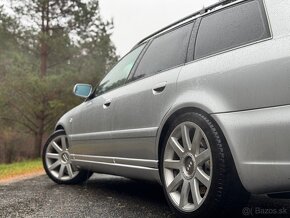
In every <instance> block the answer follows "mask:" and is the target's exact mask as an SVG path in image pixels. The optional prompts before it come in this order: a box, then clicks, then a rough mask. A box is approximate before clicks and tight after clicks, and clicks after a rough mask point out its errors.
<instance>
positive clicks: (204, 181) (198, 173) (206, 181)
mask: <svg viewBox="0 0 290 218" xmlns="http://www.w3.org/2000/svg"><path fill="white" fill-rule="evenodd" d="M195 177H196V178H197V179H198V180H199V181H200V182H201V183H202V184H203V185H204V186H205V187H207V188H209V186H210V177H209V176H208V175H207V174H206V173H205V172H204V171H203V170H202V169H200V168H197V171H196V174H195Z"/></svg>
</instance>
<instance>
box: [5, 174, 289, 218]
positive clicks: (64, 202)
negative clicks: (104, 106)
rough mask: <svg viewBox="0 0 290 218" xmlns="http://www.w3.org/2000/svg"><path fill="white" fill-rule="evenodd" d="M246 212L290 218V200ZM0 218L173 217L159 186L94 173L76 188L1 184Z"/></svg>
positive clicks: (44, 182)
mask: <svg viewBox="0 0 290 218" xmlns="http://www.w3.org/2000/svg"><path fill="white" fill-rule="evenodd" d="M243 213H244V215H245V216H242V217H253V216H254V217H290V200H282V199H270V198H267V197H265V196H253V197H252V198H251V200H250V202H249V205H248V206H247V207H246V208H244V210H243V211H241V212H240V215H242V214H243ZM257 214H258V215H260V216H256V215H257ZM0 217H70V218H71V217H124V218H127V217H138V218H140V217H142V218H144V217H174V215H173V214H172V213H171V212H170V210H169V208H168V206H167V204H166V201H165V198H164V196H163V192H162V188H161V186H160V185H158V184H153V183H147V182H142V181H135V180H130V179H126V178H122V177H114V176H107V175H100V174H95V175H94V176H93V177H92V178H91V179H90V180H89V181H88V182H87V183H86V184H83V185H77V186H65V185H56V184H55V183H53V182H52V181H50V180H49V179H48V177H47V176H40V177H36V178H33V179H29V180H25V181H20V182H17V183H12V184H9V185H0ZM235 217H236V216H235Z"/></svg>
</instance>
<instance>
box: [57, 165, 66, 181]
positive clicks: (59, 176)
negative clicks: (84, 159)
mask: <svg viewBox="0 0 290 218" xmlns="http://www.w3.org/2000/svg"><path fill="white" fill-rule="evenodd" d="M64 168H65V165H64V164H62V165H61V166H60V170H59V173H58V179H61V177H62V176H63V172H64Z"/></svg>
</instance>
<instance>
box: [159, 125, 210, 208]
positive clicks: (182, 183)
mask: <svg viewBox="0 0 290 218" xmlns="http://www.w3.org/2000/svg"><path fill="white" fill-rule="evenodd" d="M212 171H213V170H212V153H211V148H210V144H209V141H208V139H207V137H206V135H205V133H204V131H203V130H202V129H201V128H200V127H199V126H198V125H197V124H195V123H193V122H183V123H181V124H180V125H178V126H177V127H176V128H175V129H174V130H173V131H172V133H171V134H170V136H169V138H168V141H167V144H166V147H165V150H164V156H163V172H164V182H165V186H166V192H167V194H168V196H169V199H170V201H171V202H172V203H173V205H174V206H175V207H176V208H177V209H178V210H180V211H182V212H193V211H195V210H197V209H198V208H199V207H200V206H201V205H202V203H203V202H204V200H205V199H206V197H207V194H208V192H209V189H210V185H211V179H212Z"/></svg>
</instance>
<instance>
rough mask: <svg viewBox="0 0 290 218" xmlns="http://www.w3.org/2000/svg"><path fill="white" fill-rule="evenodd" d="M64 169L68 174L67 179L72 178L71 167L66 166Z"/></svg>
mask: <svg viewBox="0 0 290 218" xmlns="http://www.w3.org/2000/svg"><path fill="white" fill-rule="evenodd" d="M66 169H67V172H68V175H69V177H70V178H72V177H73V171H72V168H71V165H70V164H68V165H67V166H66Z"/></svg>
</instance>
